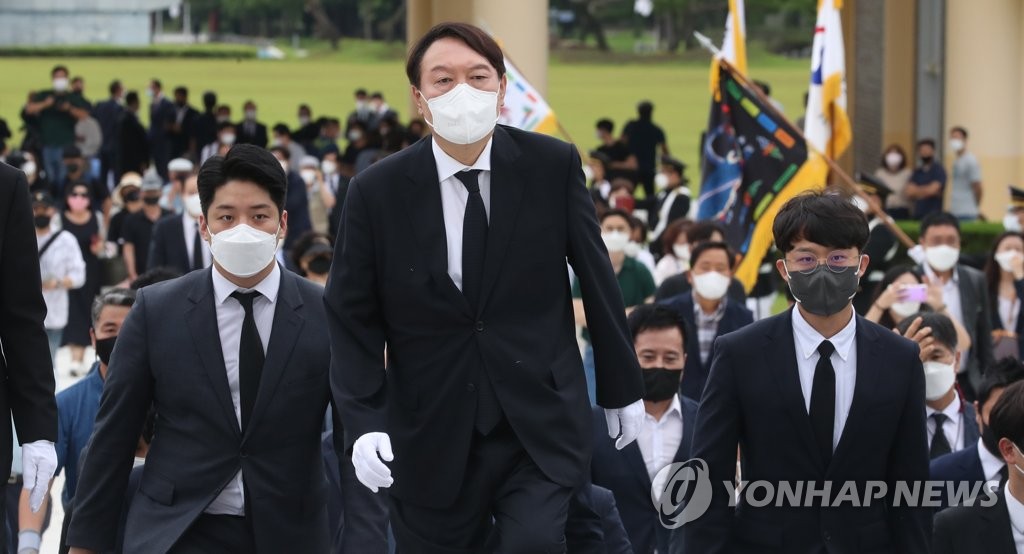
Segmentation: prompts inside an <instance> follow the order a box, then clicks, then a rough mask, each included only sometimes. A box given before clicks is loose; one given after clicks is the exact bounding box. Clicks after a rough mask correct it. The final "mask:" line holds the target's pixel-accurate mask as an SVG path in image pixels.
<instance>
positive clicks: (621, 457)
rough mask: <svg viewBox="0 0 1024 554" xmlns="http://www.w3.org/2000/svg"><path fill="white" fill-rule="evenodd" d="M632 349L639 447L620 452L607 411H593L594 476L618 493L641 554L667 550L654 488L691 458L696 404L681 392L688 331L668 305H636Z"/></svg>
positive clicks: (631, 318) (631, 319)
mask: <svg viewBox="0 0 1024 554" xmlns="http://www.w3.org/2000/svg"><path fill="white" fill-rule="evenodd" d="M627 321H628V324H629V330H630V333H631V334H632V335H633V346H634V348H635V349H636V356H637V359H638V360H639V361H640V367H641V368H643V373H644V411H645V414H644V421H643V426H642V427H641V430H640V436H639V437H638V438H637V442H636V443H635V444H631V445H629V446H627V447H626V448H623V449H622V450H615V449H614V448H612V445H611V443H610V442H608V441H607V440H604V439H603V437H605V436H606V435H607V433H608V430H607V426H606V425H605V423H604V419H605V418H604V413H603V411H602V410H601V409H600V408H595V409H594V457H593V459H592V460H591V462H590V477H591V480H592V482H593V483H594V484H595V485H598V486H600V487H604V488H607V489H610V490H611V491H612V492H613V493H615V500H616V503H617V504H618V507H619V515H620V516H621V517H622V524H623V526H624V527H625V528H626V532H627V533H628V534H629V542H630V543H631V544H632V545H633V551H634V552H636V553H637V554H651V553H653V552H655V551H657V552H668V539H669V531H668V529H666V528H664V527H663V526H661V525H660V524H659V520H658V510H657V508H656V507H655V504H654V503H653V502H651V484H652V481H653V482H654V486H655V490H659V491H660V490H661V487H663V486H664V483H663V482H658V481H657V480H656V479H655V477H656V476H657V474H658V472H660V471H661V470H662V469H663V468H664V467H665V466H667V465H669V464H671V463H675V462H684V461H686V460H687V459H689V457H690V445H691V443H692V441H693V424H694V421H695V420H696V416H697V402H696V401H694V400H691V399H689V398H686V397H685V396H681V395H680V394H679V381H680V379H683V380H685V371H684V370H683V367H684V364H686V363H687V362H688V358H690V357H692V354H688V352H689V350H688V349H687V348H686V344H687V343H688V341H687V340H686V339H687V334H688V331H686V330H684V327H683V323H682V321H681V320H680V319H679V317H678V315H677V314H676V313H675V312H674V311H673V310H671V309H669V308H667V307H665V306H658V305H651V304H644V305H641V306H637V307H636V308H635V309H634V310H633V311H632V313H630V314H629V318H628V320H627Z"/></svg>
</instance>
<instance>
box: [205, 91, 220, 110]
mask: <svg viewBox="0 0 1024 554" xmlns="http://www.w3.org/2000/svg"><path fill="white" fill-rule="evenodd" d="M216 105H217V93H216V92H213V91H212V90H208V91H206V92H204V93H203V107H205V108H206V109H208V110H212V109H213V108H214V106H216Z"/></svg>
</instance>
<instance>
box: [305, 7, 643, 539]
mask: <svg viewBox="0 0 1024 554" xmlns="http://www.w3.org/2000/svg"><path fill="white" fill-rule="evenodd" d="M406 69H407V71H406V72H407V74H408V77H409V82H410V83H411V85H412V87H411V89H412V94H413V101H414V102H416V105H417V108H418V110H419V111H420V112H421V113H422V115H423V117H424V119H425V120H426V121H427V123H428V124H429V125H431V126H432V128H433V129H434V136H433V137H432V139H431V140H423V141H420V142H418V143H416V144H415V145H414V146H412V147H410V148H407V149H405V150H403V151H401V152H398V153H397V154H394V155H391V156H389V157H387V158H385V159H383V160H381V161H379V162H377V163H376V164H374V165H372V166H370V167H369V168H367V169H366V170H365V171H364V172H362V173H360V174H359V175H358V176H357V177H355V178H353V179H352V181H351V183H350V184H349V189H348V196H347V199H346V200H345V207H344V210H345V211H344V214H343V216H342V222H341V230H340V232H339V236H338V241H337V244H336V250H335V257H334V265H333V267H332V269H331V275H330V280H329V282H328V284H327V289H326V292H325V299H326V303H327V307H328V313H329V319H330V326H331V351H332V354H333V357H332V360H333V362H334V365H333V368H332V385H333V387H334V391H335V396H336V397H337V398H338V400H339V403H340V404H339V407H340V409H341V415H342V421H343V422H344V425H345V447H346V449H350V450H351V451H352V461H353V464H354V466H355V469H356V476H357V477H358V478H359V480H360V481H361V482H362V483H363V484H365V485H366V486H368V487H370V488H371V489H372V490H375V491H376V490H378V489H379V488H389V492H390V502H391V524H392V526H393V527H394V530H395V538H396V541H397V543H398V547H399V549H400V550H401V551H406V552H417V553H431V552H482V551H493V550H495V549H496V550H497V551H500V552H559V551H563V552H564V549H565V544H564V542H565V538H564V533H565V522H566V517H567V515H566V514H567V508H568V505H569V503H570V500H571V498H572V497H573V495H574V493H575V491H576V489H578V488H579V487H580V486H582V485H583V483H584V482H585V478H586V467H587V462H588V460H589V458H590V451H591V445H590V443H591V433H590V425H591V422H590V402H589V399H588V396H587V389H586V380H585V379H584V374H583V371H582V364H581V358H580V350H579V346H578V344H577V342H576V336H575V327H574V319H573V311H572V302H571V298H570V291H569V281H568V276H567V273H566V265H565V264H566V259H567V258H568V260H569V262H570V263H571V264H572V265H573V267H574V269H575V271H576V274H577V275H579V276H580V277H581V279H582V292H583V301H584V304H585V309H586V315H587V321H588V322H593V323H592V324H591V325H589V326H588V328H589V330H590V334H591V336H592V337H593V340H594V344H595V355H596V360H597V363H596V367H597V399H598V403H599V404H600V405H601V406H604V407H605V408H607V410H606V416H607V417H608V419H609V428H610V432H609V434H610V435H611V436H612V437H613V438H614V437H617V438H618V441H619V442H618V446H619V447H624V446H625V445H627V444H629V443H630V442H632V441H633V440H634V439H635V438H636V436H637V433H638V430H639V424H640V420H641V419H642V416H643V403H642V401H641V400H640V398H641V395H642V393H643V390H642V389H643V378H642V376H641V373H640V368H639V366H638V364H637V361H636V355H635V354H634V352H633V349H632V347H631V346H630V342H629V338H628V337H629V336H628V333H627V330H626V318H625V310H624V308H623V305H622V299H621V296H620V294H619V289H618V285H617V283H616V280H615V276H614V274H613V272H612V269H611V265H610V263H609V261H608V253H607V251H606V250H605V248H604V245H603V242H602V240H601V237H600V234H599V232H598V225H597V219H596V217H595V213H594V206H593V203H592V202H591V201H590V198H589V196H588V195H587V191H586V188H585V186H584V178H583V171H582V169H581V165H582V164H581V162H580V158H579V155H578V153H577V151H576V149H575V148H574V147H572V146H571V145H569V144H566V143H564V142H561V141H558V140H555V139H551V138H549V137H545V136H542V135H537V134H533V133H527V132H523V131H519V130H516V129H513V128H508V127H495V121H496V120H497V118H498V113H499V110H500V108H501V102H502V99H503V97H504V92H505V87H506V80H505V77H504V73H505V71H504V57H503V54H502V52H501V48H500V47H499V46H498V45H497V43H495V41H494V40H493V39H492V38H491V37H490V36H488V35H487V34H486V33H484V32H483V31H482V30H480V29H479V28H477V27H474V26H471V25H467V24H462V23H445V24H440V25H438V26H436V27H434V28H433V29H431V30H430V31H428V32H427V34H426V35H425V36H424V37H423V38H421V39H420V40H419V41H418V42H417V43H416V44H415V45H414V46H413V47H412V49H411V50H410V56H409V60H408V63H407V67H406ZM385 347H387V369H386V371H385V356H384V349H385ZM392 445H393V447H394V448H393V449H392ZM382 460H383V461H382ZM385 462H387V463H385ZM392 475H393V477H392Z"/></svg>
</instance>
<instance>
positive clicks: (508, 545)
mask: <svg viewBox="0 0 1024 554" xmlns="http://www.w3.org/2000/svg"><path fill="white" fill-rule="evenodd" d="M407 72H408V76H409V79H410V83H412V85H413V86H414V87H416V88H417V90H418V91H419V92H420V98H421V99H422V102H419V100H418V101H417V102H418V104H417V106H418V109H419V111H420V114H421V115H422V116H423V117H424V119H414V120H412V121H410V122H409V123H408V125H402V124H401V123H400V122H399V120H398V117H397V115H396V114H395V112H394V111H393V110H391V109H390V108H389V107H388V106H387V103H386V102H384V99H383V98H382V97H381V96H380V95H379V94H372V95H369V94H367V93H366V91H364V90H359V91H356V96H355V101H356V108H355V110H354V111H353V112H352V113H351V114H350V115H349V116H348V117H347V118H346V119H345V120H344V122H342V121H341V120H339V119H336V118H331V117H321V118H319V119H316V120H314V119H313V117H312V113H311V111H310V109H309V108H308V106H305V105H302V106H300V107H299V110H298V125H297V126H296V127H294V128H289V127H288V126H287V125H285V124H277V125H274V126H273V127H272V128H271V129H270V134H269V135H268V130H267V127H266V125H265V124H263V123H261V122H260V121H259V120H258V117H257V115H258V114H257V106H256V104H255V102H253V101H251V100H247V101H246V102H245V105H244V117H243V119H242V120H241V121H232V119H231V113H230V108H229V107H228V106H226V105H222V104H218V100H217V97H216V95H215V94H214V93H213V92H207V93H205V94H204V95H203V111H202V112H200V111H198V110H196V109H194V108H192V107H191V106H190V105H189V99H188V98H189V97H188V90H187V89H186V88H185V87H177V88H176V89H174V92H173V100H171V99H168V98H165V97H164V95H163V92H162V87H161V84H160V82H159V81H158V80H155V79H154V80H152V81H151V82H150V84H149V87H148V89H147V93H148V94H149V95H150V98H151V108H150V121H149V126H148V128H147V127H145V126H143V124H142V122H141V121H140V119H139V116H138V113H137V112H138V108H139V101H138V94H137V93H135V92H134V91H130V92H128V93H127V94H124V89H123V87H122V85H121V83H119V82H117V81H115V82H114V83H111V85H110V87H109V91H110V98H109V99H108V100H106V101H103V102H99V103H96V104H95V105H93V104H92V103H90V102H89V101H88V100H86V98H85V96H84V80H83V79H82V78H75V79H72V80H70V81H69V73H68V70H67V68H65V67H63V66H57V67H55V68H54V69H53V71H52V72H51V77H52V80H53V87H52V89H50V90H45V91H40V92H34V93H32V94H31V95H30V97H29V99H28V102H27V103H26V105H25V108H24V110H23V112H22V116H23V119H24V122H25V128H26V136H25V140H24V142H23V144H22V145H21V148H20V149H19V150H17V151H9V152H7V153H6V156H5V161H6V162H7V163H8V164H10V165H12V166H14V167H15V168H18V169H20V170H21V171H22V172H23V174H24V180H18V181H16V184H17V185H18V186H23V187H25V189H26V190H25V193H26V194H27V195H28V197H29V201H28V202H26V204H31V210H32V213H31V220H32V222H33V226H34V227H35V235H36V237H35V238H36V246H37V248H38V253H39V274H40V290H41V292H42V299H43V302H45V306H46V314H45V321H43V320H40V324H41V326H42V328H45V335H46V337H47V338H48V339H49V354H50V357H51V360H54V359H56V352H57V349H58V348H60V347H61V346H68V347H69V352H70V357H71V360H72V366H71V368H70V371H72V372H73V375H75V376H78V375H82V378H81V380H79V381H78V382H77V383H75V384H74V385H72V386H71V387H69V388H67V389H65V390H63V391H61V392H59V393H58V394H57V395H56V400H55V402H56V415H57V423H58V424H57V429H56V434H55V435H54V436H53V439H54V444H55V452H56V464H57V470H56V471H57V472H63V473H64V475H65V486H64V489H63V490H62V491H60V501H61V503H62V505H63V507H64V511H65V514H66V517H65V520H64V525H63V529H62V530H61V539H60V543H61V545H62V547H63V548H65V549H67V548H69V547H75V548H71V551H72V552H95V551H117V552H120V551H124V552H135V551H154V552H156V551H159V552H166V551H171V552H214V551H222V552H236V551H237V552H243V551H245V552H250V551H257V552H264V551H265V552H280V551H304V552H306V551H308V552H328V551H330V552H360V553H362V552H388V551H389V550H390V551H393V550H394V548H395V546H396V545H397V546H398V548H399V551H400V552H441V551H467V552H474V551H484V550H485V549H486V550H487V551H491V550H493V549H497V550H498V551H509V552H539V551H549V550H547V549H549V548H554V549H555V550H554V551H566V550H567V551H569V552H577V551H578V552H614V553H616V554H623V553H627V552H636V553H644V554H650V553H655V552H657V553H670V552H671V553H673V554H682V553H692V552H735V551H741V550H742V549H743V548H746V550H742V551H755V550H756V551H772V552H795V551H810V550H813V549H815V548H818V549H821V548H824V544H825V543H828V542H833V543H834V544H837V545H841V546H840V547H839V548H840V549H841V550H842V549H848V550H849V551H859V550H855V549H853V548H854V547H853V546H852V545H859V546H857V548H860V547H864V548H877V549H878V551H880V552H928V551H931V550H932V549H934V551H936V552H950V553H966V552H976V551H978V549H979V548H980V545H979V544H977V543H976V542H972V541H971V540H969V539H968V538H967V537H971V536H978V535H977V532H976V530H977V529H978V527H979V526H984V527H985V536H986V537H987V538H986V539H984V540H988V541H991V542H990V543H988V544H991V545H993V546H991V547H989V548H988V550H991V551H992V552H994V553H995V552H1014V551H1016V552H1018V554H1019V553H1021V552H1024V534H1022V533H1021V526H1020V525H1021V523H1022V521H1024V453H1022V452H1021V450H1020V447H1021V446H1022V445H1024V384H1022V383H1021V381H1024V365H1022V364H1021V362H1020V357H1021V352H1022V349H1024V318H1022V317H1021V313H1020V311H1021V310H1020V306H1021V299H1022V298H1024V234H1022V232H1021V228H1022V225H1021V224H1022V223H1024V191H1017V190H1012V191H1011V199H1010V203H1011V207H1012V209H1011V211H1010V212H1009V216H1008V218H1007V219H1006V222H1005V223H1006V227H1007V230H1006V232H1004V233H1002V234H1001V235H999V236H998V237H997V238H996V239H995V241H994V243H993V244H992V246H991V248H990V250H989V252H988V254H987V255H986V256H984V257H974V256H970V255H966V254H962V253H961V251H960V249H961V232H960V226H961V222H963V221H968V220H973V219H977V218H978V217H979V212H978V209H977V206H978V205H979V203H980V200H981V195H982V185H981V172H980V169H979V164H978V162H977V160H976V159H975V158H974V157H973V155H971V154H970V152H969V151H968V150H967V135H968V134H967V130H966V129H963V128H961V127H956V128H954V129H952V130H951V131H950V147H951V149H952V150H953V151H954V152H956V155H957V159H956V161H954V163H953V181H952V198H953V202H952V203H951V206H953V207H954V209H953V211H952V213H949V212H946V211H944V210H943V207H942V206H943V204H942V198H943V195H944V194H945V187H946V174H945V172H944V170H943V168H942V165H941V163H940V162H939V161H938V160H937V159H936V158H935V154H934V150H935V144H934V142H933V141H930V140H923V141H921V142H920V143H919V144H918V152H917V154H918V158H919V161H920V164H919V165H918V166H917V167H916V168H915V169H913V170H911V169H910V168H909V167H908V166H909V164H910V160H908V159H907V155H906V153H905V152H903V151H902V150H901V149H900V148H899V147H898V146H892V147H889V148H887V149H886V151H885V152H884V154H883V164H882V168H880V169H879V170H878V171H877V172H875V173H874V174H873V175H862V176H861V177H860V185H859V186H860V190H859V191H858V195H854V196H851V195H850V194H848V193H842V192H837V191H831V190H830V191H825V192H823V193H814V194H806V195H802V196H798V197H797V198H795V199H794V200H792V201H790V202H789V203H787V204H786V206H784V207H783V208H782V210H780V212H779V214H778V216H777V217H776V220H775V224H774V229H773V232H774V239H775V249H774V250H773V251H772V253H771V254H770V255H769V256H768V257H767V258H766V259H765V260H764V263H763V266H762V269H761V272H760V275H759V278H758V281H757V283H756V285H755V286H753V287H751V288H750V289H749V290H748V289H747V288H746V287H744V286H743V284H741V283H740V282H739V281H738V280H737V279H736V277H735V275H734V271H735V269H736V267H737V263H738V260H739V256H738V255H737V253H736V251H735V250H734V248H733V247H732V246H731V245H729V244H728V243H727V242H726V240H725V237H726V232H725V229H724V228H723V227H722V226H721V224H720V223H718V222H716V221H693V220H692V219H691V216H692V213H693V210H692V203H691V199H690V194H689V184H688V179H687V177H686V175H685V169H686V166H685V164H683V163H682V162H681V161H679V160H678V159H675V158H673V157H671V155H670V151H669V148H668V145H667V141H666V139H665V133H664V131H663V130H662V129H661V128H660V127H659V126H658V125H656V124H655V123H654V121H653V111H654V106H653V105H652V104H651V103H649V102H641V103H639V104H638V107H637V118H636V119H635V120H632V121H630V122H628V123H627V124H626V125H625V126H624V127H623V129H622V131H621V133H619V134H618V135H616V134H615V125H614V123H613V122H612V121H610V120H607V119H602V120H600V121H598V122H597V124H596V126H595V127H596V137H597V139H598V140H599V144H598V145H597V147H596V148H595V149H594V150H593V151H591V152H589V154H588V156H586V162H583V161H581V159H580V156H579V152H578V151H577V150H576V149H575V148H572V147H570V146H569V145H565V144H563V143H558V142H556V141H554V140H552V139H547V138H543V137H540V136H537V135H531V134H528V133H523V132H521V131H517V130H515V129H511V128H507V127H503V126H498V127H495V126H494V119H496V113H495V114H490V110H496V109H497V107H498V98H499V97H500V95H501V94H503V91H504V89H503V87H504V81H503V80H502V79H501V75H502V74H503V64H502V57H501V55H500V49H497V45H496V44H493V41H492V40H491V39H490V37H487V36H486V34H484V33H483V32H482V31H480V30H478V29H476V28H474V27H472V26H468V25H459V24H449V25H448V26H444V25H442V26H439V27H437V28H435V29H434V30H432V31H431V32H430V33H428V34H427V36H425V37H424V38H423V39H421V41H420V42H419V43H417V45H416V46H414V48H413V49H412V50H411V53H410V60H409V65H408V67H407ZM428 75H429V78H428ZM122 96H123V97H124V101H122ZM460 98H461V99H462V100H459V99H460ZM460 102H461V103H460ZM488 114H490V115H488ZM492 116H494V119H491V117H492ZM428 121H429V122H430V123H429V124H428V123H427V122H428ZM428 125H429V126H430V127H432V128H433V134H432V135H428V133H427V131H428V128H427V126H428ZM343 127H344V138H345V139H347V146H346V147H345V149H344V150H341V148H340V147H339V145H338V142H337V141H338V139H339V137H341V136H342V128H343ZM425 136H430V137H431V138H429V139H426V140H423V137H425ZM520 156H522V159H520ZM527 160H528V162H527ZM567 162H568V163H567ZM527 163H529V165H530V168H526V164H527ZM565 175H569V177H565ZM357 176H358V177H357ZM2 178H3V174H2V173H0V181H2ZM12 182H14V181H12ZM492 185H493V186H492ZM3 186H7V185H6V182H4V184H3ZM350 188H351V190H349V189H350ZM516 191H521V192H516ZM864 198H869V199H873V200H874V201H875V202H876V203H877V205H879V206H883V207H884V208H885V209H886V210H887V211H888V212H889V213H890V214H892V215H894V216H899V217H903V218H910V217H913V218H916V219H919V220H920V233H919V245H918V246H917V247H915V248H913V249H911V251H910V253H909V255H910V259H911V260H912V261H913V263H912V264H909V265H904V264H900V263H898V262H897V261H896V260H897V258H896V251H897V250H898V247H897V244H896V240H895V238H894V236H893V234H892V232H891V231H890V230H889V229H888V228H887V227H886V225H885V224H884V223H883V222H882V218H881V217H880V216H879V215H878V214H874V213H873V212H872V208H871V207H870V205H871V204H872V203H868V202H865V201H864ZM971 206H973V208H971ZM343 214H344V216H343ZM336 237H337V239H336ZM336 240H337V242H336ZM499 252H500V254H498V253H499ZM3 256H4V258H3V260H4V263H5V264H6V263H7V256H8V254H7V253H6V252H4V253H3ZM566 262H568V264H567V263H566ZM23 269H24V268H23ZM325 287H326V288H325ZM5 292H6V291H5ZM780 298H785V300H786V301H787V302H786V308H785V309H784V310H782V311H781V313H777V312H779V311H780V308H779V304H781V302H782V301H781V299H780ZM573 323H574V324H575V327H576V330H577V331H578V342H577V337H576V336H575V335H571V334H570V332H571V330H572V328H573ZM876 324H877V325H876ZM567 331H568V332H567ZM2 338H3V340H4V343H5V349H6V345H7V344H8V341H9V338H8V336H3V337H2ZM115 345H116V346H115ZM87 347H91V348H92V351H93V352H95V354H96V357H97V360H96V361H95V362H93V363H87V361H86V359H85V353H86V348H87ZM580 366H582V368H583V371H582V372H580V371H579V369H580ZM53 367H54V370H55V371H56V367H55V364H53ZM385 368H386V370H385ZM16 370H17V368H14V369H11V370H9V371H16ZM225 374H226V375H227V379H226V380H225V378H224V376H225ZM584 383H585V384H584ZM331 405H333V409H332V407H331ZM794 406H795V407H794ZM588 408H589V410H588ZM18 419H19V414H18V412H17V411H16V410H15V423H16V424H17V423H18ZM18 431H19V432H21V431H22V429H21V427H19V428H18ZM37 434H38V433H37ZM42 435H45V433H43V434H42ZM32 438H38V437H32ZM18 442H24V441H18V440H17V438H15V444H16V445H17V444H18ZM392 445H394V446H392ZM129 454H131V456H129ZM132 458H134V461H133V459H132ZM692 458H699V459H701V460H702V461H703V462H706V470H707V471H708V474H709V475H710V477H711V479H712V482H714V483H715V487H714V490H713V493H709V494H711V496H710V498H709V507H708V511H707V513H706V514H705V515H703V517H700V518H697V519H694V520H693V521H690V522H688V523H687V524H686V525H683V526H682V527H678V528H675V529H670V527H672V526H670V525H666V523H665V521H666V520H665V518H666V517H668V516H678V515H679V513H680V512H679V510H681V509H682V506H681V505H675V506H674V509H675V510H676V511H675V512H672V511H669V512H666V511H665V510H664V509H663V508H664V506H666V505H667V504H666V502H669V503H671V499H666V498H667V497H666V496H665V495H669V496H671V495H674V494H675V493H674V490H673V489H672V484H671V483H669V482H668V480H669V479H670V477H669V475H668V474H666V472H665V471H663V470H664V468H666V467H667V466H669V465H670V464H673V463H683V462H686V461H687V460H691V459H692ZM15 459H16V460H18V459H19V457H18V456H17V455H16V456H15ZM1011 466H1013V468H1011ZM23 471H24V470H21V471H19V469H18V468H17V466H16V467H15V469H14V471H13V472H12V476H11V481H10V483H18V484H20V483H22V482H23V481H24V482H25V485H24V486H25V489H24V490H21V489H20V487H16V486H11V485H9V489H13V496H14V499H15V502H16V503H15V506H18V504H17V502H20V504H21V508H22V509H20V510H19V509H14V510H11V509H8V514H7V516H8V521H7V529H8V537H7V538H8V550H9V551H11V552H19V553H21V552H33V551H34V550H33V549H36V550H38V548H39V544H40V538H41V535H42V533H43V531H44V530H45V529H46V527H47V525H48V522H47V516H46V513H47V510H46V507H45V504H46V502H42V508H40V507H39V506H38V505H36V503H35V502H34V501H32V500H31V499H30V495H32V494H35V489H34V487H33V486H32V485H33V483H29V482H28V480H27V473H25V474H24V475H23ZM772 478H788V479H806V480H811V481H813V480H819V481H820V480H823V479H826V478H827V479H831V480H834V481H841V480H842V479H848V480H850V481H854V482H857V483H860V484H863V481H864V480H865V479H880V480H886V481H895V480H907V481H925V480H928V479H932V480H939V481H948V482H954V483H960V484H966V485H969V486H970V487H971V488H970V490H971V491H972V492H971V494H969V495H967V496H962V497H959V498H953V497H950V496H946V495H944V496H942V498H941V506H940V508H939V509H933V508H922V507H915V506H905V507H899V506H897V507H892V506H890V507H888V509H886V508H878V509H875V508H870V509H869V508H866V507H865V508H863V509H860V510H857V509H852V508H850V507H848V506H839V507H829V506H827V505H826V506H823V507H820V508H817V509H815V510H810V511H808V510H787V509H785V508H780V507H778V506H772V505H768V506H764V505H762V506H755V507H752V506H750V505H748V504H744V503H743V500H742V498H741V499H740V505H739V506H738V507H737V508H735V509H733V508H731V507H730V505H731V503H735V501H736V498H729V495H728V494H725V493H724V492H723V491H722V490H720V489H719V487H718V484H717V482H718V481H727V482H733V481H737V482H738V481H739V480H747V479H772ZM666 487H667V488H666ZM383 489H388V490H387V491H384V490H383ZM11 494H12V491H11V490H9V491H8V495H9V496H11ZM740 496H742V495H740ZM984 496H989V497H995V498H997V500H998V501H997V502H996V504H995V508H993V507H992V506H991V505H987V504H984V503H982V502H980V499H981V498H982V497H984ZM652 497H653V502H652ZM126 499H127V500H126ZM30 504H32V509H28V506H29V505H30ZM999 510H1002V511H1001V512H999ZM935 512H938V515H937V516H936V517H935V519H934V527H933V523H932V519H933V517H932V516H933V513H935ZM747 518H749V519H747ZM158 522H159V523H158ZM328 529H329V534H330V535H329V536H330V538H329V539H328V538H327V536H328V535H327V530H328ZM50 533H51V534H56V530H52V531H50ZM933 536H934V539H933V538H932V537H933ZM484 545H486V547H485V546H484ZM559 549H561V550H559ZM843 551H845V550H843Z"/></svg>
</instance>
